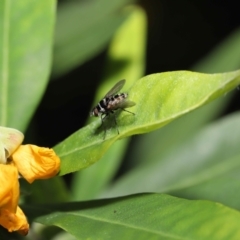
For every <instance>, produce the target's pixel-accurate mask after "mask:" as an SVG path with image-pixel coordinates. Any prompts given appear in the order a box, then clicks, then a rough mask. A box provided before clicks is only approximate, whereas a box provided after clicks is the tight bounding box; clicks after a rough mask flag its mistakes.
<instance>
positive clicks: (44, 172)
mask: <svg viewBox="0 0 240 240" xmlns="http://www.w3.org/2000/svg"><path fill="white" fill-rule="evenodd" d="M2 130H3V128H2V127H0V140H1V141H3V142H4V140H3V134H2ZM7 130H9V129H7ZM11 130H12V129H11ZM14 130H15V129H14ZM16 131H17V130H15V132H14V133H11V134H8V137H7V140H6V142H7V144H6V143H3V144H2V143H0V144H2V145H3V147H2V146H0V186H1V188H0V225H2V226H3V227H4V228H6V229H7V230H8V231H9V232H13V231H17V232H18V233H20V234H22V235H26V234H27V233H28V230H29V224H28V221H27V218H26V216H25V215H24V213H23V212H22V210H21V209H20V208H19V207H18V200H19V192H20V190H19V182H18V178H19V174H20V175H21V176H23V177H24V178H25V179H26V180H27V181H28V182H29V183H32V182H33V181H34V180H35V179H46V178H50V177H53V176H55V175H56V174H57V173H58V172H59V169H60V159H59V157H58V156H57V155H56V154H55V152H54V151H53V150H52V149H49V148H42V147H38V146H35V145H21V146H19V145H20V144H21V141H22V139H23V138H21V137H20V139H21V140H19V139H18V140H17V138H18V137H16V135H18V134H19V132H16ZM1 134H2V135H1ZM11 140H12V141H13V142H14V143H13V142H12V144H10V143H9V142H11ZM16 144H18V146H19V147H18V146H17V147H18V148H17V147H16Z"/></svg>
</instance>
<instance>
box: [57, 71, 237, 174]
mask: <svg viewBox="0 0 240 240" xmlns="http://www.w3.org/2000/svg"><path fill="white" fill-rule="evenodd" d="M239 75H240V71H235V72H229V73H223V74H203V73H194V72H188V71H176V72H166V73H160V74H153V75H149V76H146V77H144V78H142V79H140V80H139V81H137V82H136V83H135V85H134V86H133V87H132V88H131V91H130V92H129V99H131V100H133V101H134V102H136V103H137V104H136V107H134V110H132V111H134V112H135V114H136V115H135V116H133V115H132V114H129V113H125V112H122V113H120V114H119V115H117V118H118V120H117V121H118V128H119V131H120V134H119V135H118V134H117V132H116V129H115V128H111V129H108V131H107V134H106V135H107V137H106V140H104V141H103V136H104V131H103V129H101V128H99V127H100V125H101V120H100V119H99V120H97V121H95V122H93V123H92V124H89V125H87V126H86V127H84V128H82V129H81V130H79V131H77V132H76V133H74V134H73V135H71V136H70V137H69V138H68V139H66V140H65V141H63V142H62V143H60V144H59V145H57V146H56V147H55V150H56V152H57V154H58V155H59V156H60V158H61V172H60V174H66V173H69V172H73V171H76V170H79V169H82V168H85V167H88V166H89V165H91V164H93V163H94V162H96V161H97V160H99V159H100V158H101V157H102V156H103V154H104V153H105V152H106V150H107V149H108V148H109V147H110V146H111V145H112V143H113V142H115V141H116V140H117V139H119V138H123V137H127V136H130V135H133V134H139V133H145V132H149V131H153V130H155V129H157V128H160V127H162V126H164V125H166V124H167V123H169V122H171V121H172V120H174V119H176V118H178V117H180V116H182V115H184V114H185V113H187V112H190V111H192V110H194V109H195V108H197V107H200V106H201V105H204V104H206V103H208V102H210V101H211V100H213V99H215V98H217V97H219V96H221V95H223V94H225V93H227V92H228V91H230V90H231V89H233V88H235V87H236V86H237V85H238V84H239V82H240V76H239ZM110 123H111V119H107V121H105V124H104V125H105V126H106V127H108V128H110V127H111V125H110ZM107 124H108V125H107ZM73 163H74V164H73Z"/></svg>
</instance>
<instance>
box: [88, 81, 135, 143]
mask: <svg viewBox="0 0 240 240" xmlns="http://www.w3.org/2000/svg"><path fill="white" fill-rule="evenodd" d="M125 82H126V80H121V81H119V82H117V83H116V84H115V85H114V86H113V87H112V88H111V89H110V90H109V91H108V93H107V94H106V95H105V96H104V98H103V99H102V100H101V101H100V102H99V103H98V104H97V106H95V107H94V108H93V109H92V111H91V112H90V116H94V117H99V116H100V117H101V121H102V125H103V120H104V119H105V118H106V117H108V116H109V115H110V114H113V116H114V121H115V125H116V128H117V132H118V134H119V130H118V127H117V120H116V116H115V115H114V112H115V111H116V110H118V109H121V110H123V111H126V112H128V113H131V114H133V115H135V114H134V113H132V112H130V111H127V110H126V109H125V108H129V107H132V106H134V105H136V103H134V102H132V101H130V100H128V99H127V97H128V94H127V93H118V94H117V92H119V91H120V90H121V89H122V87H123V86H124V84H125ZM105 133H106V129H105ZM104 138H105V134H104Z"/></svg>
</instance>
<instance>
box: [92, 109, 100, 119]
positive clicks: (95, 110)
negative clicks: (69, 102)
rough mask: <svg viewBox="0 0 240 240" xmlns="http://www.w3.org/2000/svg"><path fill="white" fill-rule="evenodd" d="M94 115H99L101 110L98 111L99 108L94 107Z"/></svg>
mask: <svg viewBox="0 0 240 240" xmlns="http://www.w3.org/2000/svg"><path fill="white" fill-rule="evenodd" d="M93 115H94V116H96V117H97V116H99V112H98V110H97V108H95V109H94V111H93Z"/></svg>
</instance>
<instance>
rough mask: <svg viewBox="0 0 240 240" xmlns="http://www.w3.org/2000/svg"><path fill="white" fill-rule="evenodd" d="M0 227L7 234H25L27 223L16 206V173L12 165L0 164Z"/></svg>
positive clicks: (17, 185) (17, 192)
mask: <svg viewBox="0 0 240 240" xmlns="http://www.w3.org/2000/svg"><path fill="white" fill-rule="evenodd" d="M0 183H1V187H0V225H2V226H3V227H4V228H6V229H7V230H8V231H9V232H13V231H20V233H21V234H25V235H26V234H27V232H28V228H29V225H28V222H27V219H26V217H25V215H24V214H23V212H22V210H21V209H20V208H19V207H18V206H17V204H18V199H19V182H18V171H17V168H16V166H14V165H13V164H12V165H10V164H7V165H5V164H0Z"/></svg>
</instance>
